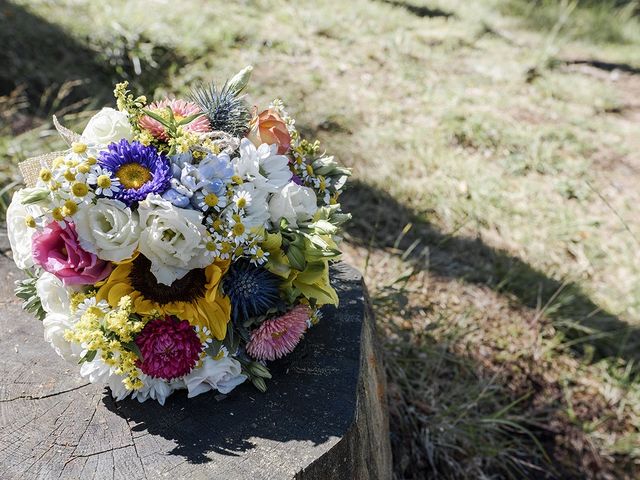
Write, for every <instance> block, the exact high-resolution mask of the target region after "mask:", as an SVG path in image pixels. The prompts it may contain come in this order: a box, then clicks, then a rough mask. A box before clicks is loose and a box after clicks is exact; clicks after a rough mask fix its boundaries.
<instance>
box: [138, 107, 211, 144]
mask: <svg viewBox="0 0 640 480" xmlns="http://www.w3.org/2000/svg"><path fill="white" fill-rule="evenodd" d="M167 107H170V108H171V111H172V112H173V116H174V117H175V119H176V120H177V121H178V122H179V121H180V120H182V119H183V118H186V117H188V116H190V115H195V114H196V113H200V112H202V110H200V107H198V105H196V104H195V103H193V102H187V101H186V100H176V99H174V100H169V99H167V98H165V99H164V100H160V101H159V102H153V103H152V104H151V105H149V110H150V111H152V112H153V113H157V114H158V115H162V116H164V115H165V113H166V112H167ZM140 127H141V128H143V129H145V130H148V131H149V132H150V133H151V135H153V136H154V137H155V138H159V139H160V140H167V134H166V133H165V131H164V126H163V125H162V124H161V123H160V122H158V121H157V120H154V119H153V118H151V117H149V116H148V115H145V116H144V117H142V118H141V119H140ZM182 128H184V129H185V130H187V131H189V132H199V133H205V132H210V131H211V125H209V120H207V117H206V116H204V115H202V116H200V117H198V118H196V119H195V120H194V121H192V122H191V123H188V124H187V125H184V126H183V127H182Z"/></svg>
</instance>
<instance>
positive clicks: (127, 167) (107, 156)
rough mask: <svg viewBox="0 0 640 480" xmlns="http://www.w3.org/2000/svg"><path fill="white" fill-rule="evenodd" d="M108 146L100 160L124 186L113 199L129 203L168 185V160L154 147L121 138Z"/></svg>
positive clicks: (169, 176) (162, 189) (165, 188)
mask: <svg viewBox="0 0 640 480" xmlns="http://www.w3.org/2000/svg"><path fill="white" fill-rule="evenodd" d="M107 148H108V150H105V151H102V152H100V156H99V158H98V163H99V164H100V166H102V167H103V168H105V169H107V170H109V171H110V172H112V173H113V175H114V177H116V178H118V180H120V184H121V189H120V191H118V192H115V193H114V195H113V198H116V199H118V200H121V201H123V202H124V203H126V204H127V205H129V206H130V205H132V204H133V203H136V202H139V201H141V200H144V199H145V198H147V195H149V194H150V193H158V194H162V193H163V192H165V191H166V190H167V189H168V188H169V181H170V180H171V166H170V164H169V160H168V159H167V157H165V156H164V155H162V154H160V153H158V151H157V150H156V149H155V148H154V147H152V146H148V147H147V146H144V145H142V144H141V143H140V142H131V143H129V142H128V141H127V140H120V142H118V143H112V144H110V145H109V146H108V147H107Z"/></svg>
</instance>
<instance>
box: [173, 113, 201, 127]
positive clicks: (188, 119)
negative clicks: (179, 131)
mask: <svg viewBox="0 0 640 480" xmlns="http://www.w3.org/2000/svg"><path fill="white" fill-rule="evenodd" d="M202 115H204V113H194V114H193V115H189V116H188V117H184V118H183V119H182V120H180V121H179V122H178V126H182V125H187V124H189V123H191V122H193V121H194V120H195V119H196V118H198V117H201V116H202Z"/></svg>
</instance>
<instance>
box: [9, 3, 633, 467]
mask: <svg viewBox="0 0 640 480" xmlns="http://www.w3.org/2000/svg"><path fill="white" fill-rule="evenodd" d="M69 11H72V12H73V15H69ZM45 37H46V38H49V39H52V42H50V43H47V44H46V45H44V44H43V43H42V41H41V38H45ZM0 41H2V42H3V44H4V45H9V48H4V49H2V51H0V62H1V63H2V64H3V69H2V71H0V175H2V178H4V181H3V185H6V186H8V187H9V189H10V188H11V186H12V182H13V181H15V180H17V179H18V177H17V175H16V168H15V167H16V164H17V162H18V161H20V160H21V159H24V158H26V157H27V156H29V155H31V154H34V153H38V152H41V151H46V150H51V149H56V148H59V147H60V144H59V141H58V140H57V139H56V137H55V134H54V132H53V131H52V128H51V124H50V123H49V120H48V117H49V116H50V114H52V113H62V114H63V116H64V121H65V123H66V124H67V125H69V126H73V127H80V126H81V125H82V124H83V122H85V121H86V119H87V118H88V117H87V113H83V110H86V109H95V108H98V107H99V106H100V105H101V104H103V103H104V102H106V101H107V99H108V98H109V95H110V89H111V83H112V82H113V81H114V80H115V79H117V78H122V77H124V78H128V79H130V80H131V81H132V83H133V84H134V85H136V87H138V88H140V89H144V91H145V93H149V94H150V93H153V92H155V95H156V96H162V95H163V94H165V93H166V92H177V93H181V92H185V91H186V86H187V85H188V84H190V83H194V82H199V81H201V80H210V79H213V80H221V79H224V78H225V77H227V76H228V75H230V74H232V73H233V72H235V71H237V70H238V69H239V68H241V67H242V66H244V65H245V64H248V63H251V64H253V65H254V66H255V72H254V78H253V81H252V89H251V93H252V101H253V102H254V103H256V104H260V105H265V104H266V103H267V102H268V101H269V100H270V96H272V95H280V96H282V98H283V99H284V101H285V103H287V104H288V105H289V106H290V107H289V109H290V111H291V112H292V113H293V114H294V115H295V116H296V117H297V119H298V124H299V127H300V129H301V130H302V131H303V132H305V133H306V134H308V135H312V136H317V137H319V138H320V140H321V141H322V142H323V144H324V145H325V146H326V148H327V149H328V150H330V151H331V152H332V153H334V154H336V156H337V157H339V158H340V159H341V161H342V162H343V163H345V164H347V165H349V166H351V167H352V168H353V170H354V181H353V183H352V187H351V189H350V190H349V191H348V192H347V193H345V197H344V203H345V205H346V206H347V207H348V208H349V209H350V210H352V211H353V213H354V215H355V219H354V221H353V222H352V223H351V225H350V226H349V228H348V231H347V236H346V240H347V242H346V246H345V248H346V258H347V259H348V260H349V261H351V262H352V263H354V264H355V265H357V266H358V267H360V268H362V269H363V270H364V271H365V274H366V278H367V282H368V285H369V288H370V290H371V293H372V298H373V301H374V308H375V310H376V314H377V318H378V327H379V332H380V336H381V339H382V341H383V344H384V348H385V354H386V363H387V369H388V377H389V394H390V409H391V418H392V422H391V425H392V442H393V448H394V472H395V476H396V478H397V479H403V478H407V479H410V478H425V477H433V478H474V479H475V478H563V479H564V478H603V479H604V478H637V477H638V476H639V475H640V448H639V447H638V445H640V435H639V432H640V388H639V385H640V381H639V379H638V368H637V362H638V360H639V357H640V353H639V352H640V348H638V347H640V321H639V320H638V318H640V257H639V256H638V255H637V254H636V252H637V249H638V246H639V244H640V220H639V217H638V214H637V205H638V204H639V202H640V193H639V192H638V189H637V185H638V182H639V181H640V160H639V159H638V157H637V151H638V147H639V146H640V144H639V140H638V138H639V137H638V136H637V122H638V120H640V104H639V103H638V100H637V99H638V98H640V75H639V74H638V69H640V48H638V47H639V46H640V20H639V17H638V3H637V2H633V1H631V2H629V1H627V2H614V1H613V0H609V1H606V2H595V1H594V2H588V1H584V2H569V1H560V2H551V1H546V0H539V1H536V2H526V1H524V0H482V1H478V2H464V1H462V0H456V1H450V2H437V1H422V2H418V1H417V0H414V1H413V2H403V1H398V2H396V1H393V2H392V1H387V2H385V1H365V0H358V1H354V2H349V3H346V2H338V1H337V0H323V1H320V2H296V4H295V5H292V4H289V3H285V2H278V1H276V0H269V1H267V0H264V1H249V2H243V3H241V4H235V3H232V2H227V3H226V4H224V5H222V4H219V3H217V2H204V1H196V2H193V3H192V4H190V7H189V8H184V7H177V6H176V5H173V4H171V3H170V2H167V1H164V0H145V1H140V2H124V1H115V2H110V4H109V5H108V6H105V5H104V3H99V2H92V1H89V0H82V1H78V0H74V1H71V0H59V1H56V2H44V1H43V2H12V3H7V2H4V1H2V0H0ZM43 45H44V46H43ZM18 51H20V52H24V54H21V55H17V54H16V52H18ZM634 72H635V73H634ZM8 193H9V192H8V190H7V191H2V192H0V200H2V201H3V202H6V200H7V198H8Z"/></svg>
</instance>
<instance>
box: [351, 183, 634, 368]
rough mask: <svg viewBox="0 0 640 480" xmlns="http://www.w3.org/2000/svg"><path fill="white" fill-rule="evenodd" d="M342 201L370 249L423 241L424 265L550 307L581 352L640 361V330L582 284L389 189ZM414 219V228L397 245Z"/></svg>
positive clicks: (354, 192) (358, 186) (354, 191)
mask: <svg viewBox="0 0 640 480" xmlns="http://www.w3.org/2000/svg"><path fill="white" fill-rule="evenodd" d="M341 199H342V204H343V208H344V209H345V210H346V211H349V212H351V213H352V214H353V220H352V221H351V222H350V223H349V224H348V225H347V233H348V234H349V235H350V236H351V237H352V241H353V242H354V243H356V244H360V245H361V246H364V247H365V248H368V247H372V248H390V247H394V246H398V247H399V248H400V249H401V250H405V249H406V248H408V247H409V246H411V245H412V244H414V243H416V242H419V244H420V247H418V248H415V249H414V251H416V252H417V251H419V250H422V248H423V247H425V246H426V247H428V248H429V256H428V261H427V262H424V263H423V264H422V265H421V266H419V268H421V269H423V270H429V271H430V272H431V273H433V274H435V275H438V276H441V277H444V278H454V279H460V280H463V281H465V282H470V283H476V284H483V285H486V286H488V287H490V288H491V289H493V290H495V291H497V292H505V293H509V294H511V295H513V296H515V297H516V298H517V299H518V301H519V302H520V303H521V304H522V305H524V306H527V307H530V308H539V307H544V306H547V308H546V309H545V314H546V315H547V316H548V317H549V318H551V319H552V321H553V322H554V325H555V326H556V328H557V329H558V330H560V331H562V332H564V334H565V335H566V337H567V339H568V344H569V345H571V346H572V348H574V349H575V350H577V351H579V352H581V353H585V352H587V351H588V348H586V347H587V346H589V347H590V348H593V359H594V360H597V359H600V358H604V357H618V358H622V359H624V360H626V361H633V362H634V363H635V362H637V361H638V360H640V329H638V328H636V327H633V326H631V325H629V324H628V323H626V322H625V321H624V320H622V319H620V318H618V317H617V316H616V315H613V314H611V313H609V312H607V311H604V310H603V309H601V308H600V307H599V306H598V305H597V304H595V303H594V302H593V301H592V300H591V299H590V298H589V296H588V295H587V294H585V293H584V292H583V291H582V290H581V288H580V286H579V285H577V284H575V283H572V282H564V283H563V282H561V281H558V280H556V279H553V278H550V277H549V276H547V275H546V274H545V273H543V272H541V271H539V270H536V269H535V268H533V267H531V266H530V265H529V264H527V263H526V262H524V261H522V260H521V259H520V258H518V257H515V256H513V255H511V254H509V253H508V252H506V251H503V250H498V249H495V248H493V247H490V246H488V245H486V244H485V243H483V242H482V241H481V240H480V239H471V238H465V237H459V236H455V235H447V234H444V233H442V232H441V231H439V230H438V229H437V228H436V227H434V226H433V225H431V224H429V223H428V222H425V221H424V220H422V219H420V218H419V217H418V216H417V215H416V214H415V213H414V212H412V211H411V210H410V209H408V208H407V207H405V206H404V205H402V204H401V203H399V202H398V201H397V200H395V199H394V198H393V197H391V196H390V195H389V194H387V193H386V192H384V191H382V190H379V189H377V188H375V187H372V186H369V185H366V184H364V183H362V182H358V181H351V182H350V187H349V189H348V190H347V191H346V192H345V193H344V195H343V196H342V197H341ZM410 222H411V223H412V224H413V227H412V229H411V230H410V231H409V232H408V233H407V235H406V236H405V237H404V238H403V239H402V240H401V242H400V244H399V245H396V243H397V239H398V236H399V234H400V232H402V230H403V228H404V227H405V225H407V224H408V223H410ZM416 244H417V243H416Z"/></svg>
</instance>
